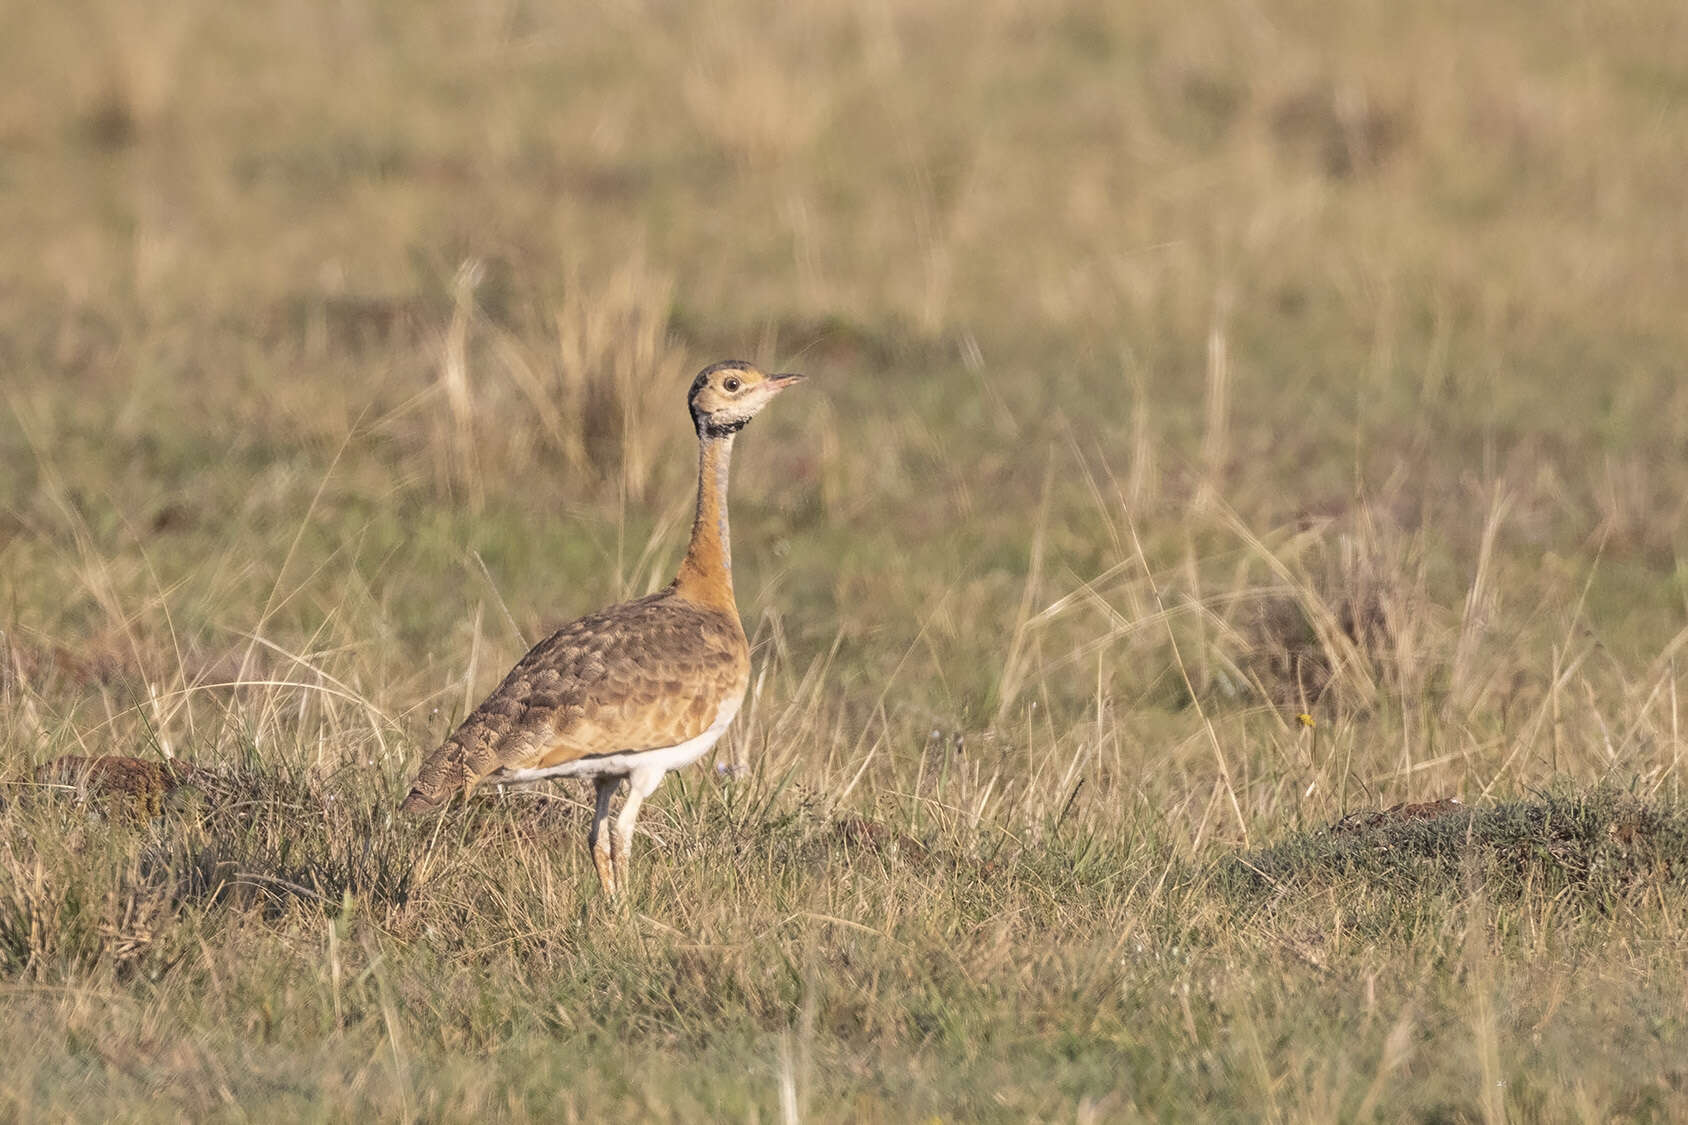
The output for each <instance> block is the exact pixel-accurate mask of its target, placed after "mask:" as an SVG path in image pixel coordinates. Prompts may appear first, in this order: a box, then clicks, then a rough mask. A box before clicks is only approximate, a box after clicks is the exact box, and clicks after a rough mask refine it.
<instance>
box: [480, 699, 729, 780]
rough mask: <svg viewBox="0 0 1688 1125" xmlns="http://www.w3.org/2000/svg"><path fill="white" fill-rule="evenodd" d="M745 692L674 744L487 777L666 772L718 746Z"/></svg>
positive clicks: (513, 777) (502, 778) (622, 751)
mask: <svg viewBox="0 0 1688 1125" xmlns="http://www.w3.org/2000/svg"><path fill="white" fill-rule="evenodd" d="M743 702H744V697H743V696H742V695H740V696H736V697H735V698H732V699H727V700H723V701H722V703H721V706H720V707H719V708H718V709H717V710H716V712H715V721H714V722H712V723H710V724H709V729H708V730H706V731H704V732H703V733H702V734H700V735H698V736H697V737H696V738H688V739H686V741H684V742H680V743H676V744H675V745H673V746H657V747H653V748H651V749H649V750H621V751H617V752H616V753H614V754H594V755H592V756H591V757H589V758H576V759H575V760H574V761H572V762H563V763H561V764H559V765H555V766H541V767H539V768H537V769H528V770H503V771H500V772H499V773H495V774H493V775H492V776H491V777H489V778H487V780H488V781H491V782H494V783H496V784H504V783H512V784H513V783H515V782H521V781H543V780H545V779H546V778H548V777H626V776H627V775H628V774H630V773H632V772H633V771H634V770H644V769H660V770H662V771H663V772H664V773H667V772H668V771H669V770H677V769H679V768H680V767H682V766H689V765H691V764H692V763H693V762H695V761H697V760H698V759H699V758H701V757H703V756H704V755H705V754H707V753H709V748H710V747H711V746H714V745H715V743H716V742H717V741H718V740H719V739H720V737H721V735H722V734H724V733H725V732H726V730H727V727H728V726H729V725H730V724H731V723H732V721H733V716H735V715H737V714H738V709H739V705H740V704H741V703H743Z"/></svg>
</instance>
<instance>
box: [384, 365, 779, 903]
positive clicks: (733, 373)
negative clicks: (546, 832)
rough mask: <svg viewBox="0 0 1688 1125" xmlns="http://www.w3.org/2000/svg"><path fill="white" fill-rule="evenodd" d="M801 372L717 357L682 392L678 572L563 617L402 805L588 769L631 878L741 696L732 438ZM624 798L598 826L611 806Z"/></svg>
mask: <svg viewBox="0 0 1688 1125" xmlns="http://www.w3.org/2000/svg"><path fill="white" fill-rule="evenodd" d="M801 378H802V376H801V375H771V376H770V375H765V374H763V373H762V372H761V371H759V370H757V369H756V367H754V366H752V365H751V364H748V363H739V362H728V363H717V364H715V365H714V366H712V367H706V368H704V370H703V371H701V372H699V373H698V376H697V378H696V379H694V380H693V381H692V386H691V391H690V392H689V394H688V395H687V400H686V401H687V404H688V405H689V406H690V407H691V412H692V422H693V423H694V424H695V425H696V427H697V440H698V481H697V519H696V521H695V522H694V523H693V524H692V541H691V545H690V546H689V547H688V548H687V549H686V557H685V558H684V559H683V560H682V561H681V563H680V573H679V575H678V576H677V577H676V578H675V579H674V581H673V582H671V583H670V584H669V585H668V587H667V588H666V589H664V590H662V591H660V592H658V593H655V594H651V595H650V596H648V597H643V598H640V599H638V600H637V601H631V602H625V603H623V604H621V605H617V606H611V607H610V608H609V609H605V610H600V611H599V612H597V613H594V614H590V615H588V616H586V617H582V618H581V619H580V620H578V621H574V622H571V623H570V624H568V625H564V626H563V627H562V628H561V629H558V630H557V631H556V632H555V633H552V634H551V635H550V636H549V637H547V638H545V639H544V640H543V641H540V642H539V643H538V644H537V645H535V646H534V647H533V650H532V651H531V652H529V653H528V654H527V655H526V656H524V657H522V659H521V661H520V663H518V664H517V665H516V667H515V668H514V669H512V670H511V672H510V674H509V675H508V676H506V677H505V678H504V682H503V683H501V684H499V685H498V689H497V690H496V691H494V692H493V693H492V694H491V695H489V696H487V698H486V699H485V700H484V701H483V702H482V703H481V705H480V706H479V707H477V708H475V710H474V712H473V713H472V714H470V715H469V717H468V718H467V719H465V720H463V724H462V725H461V726H459V727H458V728H457V730H456V731H455V732H454V733H453V734H452V736H451V737H450V738H448V739H446V740H445V742H444V743H442V744H441V745H440V747H439V749H437V750H435V751H434V752H433V753H432V754H429V755H428V757H427V759H426V760H425V761H424V762H423V763H422V768H421V769H420V770H419V771H418V772H417V775H416V782H415V784H414V785H413V786H412V788H411V790H410V795H409V796H408V797H406V798H405V801H404V805H403V810H404V811H406V812H415V811H419V810H422V809H427V808H431V807H433V806H435V805H438V804H440V803H442V802H444V801H446V800H447V799H449V798H450V797H452V796H453V795H455V794H457V793H465V794H466V793H467V792H468V791H469V790H472V789H473V788H474V787H475V785H476V784H478V783H479V782H481V781H484V780H488V779H491V780H494V781H510V782H520V781H537V780H539V779H541V778H548V777H587V778H591V779H592V781H593V784H594V785H595V786H596V789H597V793H596V796H597V808H596V811H595V812H594V813H593V816H592V834H591V837H590V840H591V848H592V859H593V862H594V864H595V865H596V866H597V869H598V881H599V882H600V883H601V884H602V885H603V889H604V892H605V894H607V895H612V896H613V895H615V894H616V893H617V891H618V890H620V889H621V888H622V887H624V886H625V885H626V882H627V861H628V856H629V854H630V853H631V851H632V849H633V827H634V825H635V824H636V823H637V822H638V819H639V806H640V805H642V804H643V803H644V800H645V798H646V797H648V796H650V794H651V792H652V791H653V790H654V789H656V787H657V785H659V784H660V783H661V782H662V779H663V776H664V775H665V774H666V773H667V772H668V771H669V770H674V769H679V768H680V767H681V766H684V765H687V764H689V763H691V762H694V761H696V760H697V759H698V758H700V757H702V756H703V754H705V753H706V752H707V751H708V750H709V748H710V747H711V746H713V745H714V744H715V740H716V739H718V738H720V737H721V733H722V732H723V731H725V730H726V729H727V724H729V723H731V722H732V721H733V716H734V715H736V714H737V713H738V709H739V704H740V703H742V702H743V701H744V689H745V685H746V684H747V683H748V682H749V680H750V648H749V645H748V644H747V643H746V642H745V637H744V626H743V625H741V624H740V623H739V616H738V606H737V605H736V604H735V603H734V601H733V564H732V553H731V548H730V546H729V543H728V537H727V467H728V462H729V461H730V460H731V458H732V453H733V437H734V435H736V434H737V433H738V432H739V431H740V430H742V429H743V428H744V427H745V425H746V424H747V423H749V421H750V420H751V419H752V418H754V417H755V416H756V414H757V412H758V411H760V410H761V409H762V408H763V407H764V406H766V405H768V401H769V400H770V399H772V398H773V397H774V395H776V394H778V393H779V392H780V391H782V390H784V389H785V388H786V387H789V386H791V385H792V384H793V383H795V382H797V381H798V380H799V379H801ZM623 778H625V779H626V780H627V782H628V786H627V799H626V800H625V801H624V802H623V803H622V806H621V813H620V815H618V816H617V817H616V819H615V830H614V832H613V833H611V832H608V831H606V830H605V829H606V826H607V824H608V821H609V818H610V801H611V800H612V799H613V798H614V796H615V791H616V790H617V789H618V788H619V787H620V786H621V782H622V779H623Z"/></svg>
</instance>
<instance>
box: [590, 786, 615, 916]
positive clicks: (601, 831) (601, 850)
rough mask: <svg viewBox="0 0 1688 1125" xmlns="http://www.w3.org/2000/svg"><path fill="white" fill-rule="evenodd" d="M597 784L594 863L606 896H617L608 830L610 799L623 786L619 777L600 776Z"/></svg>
mask: <svg viewBox="0 0 1688 1125" xmlns="http://www.w3.org/2000/svg"><path fill="white" fill-rule="evenodd" d="M595 784H596V789H597V798H598V807H597V808H596V809H595V810H594V811H593V813H592V835H591V836H590V837H589V839H590V841H591V844H592V863H593V865H594V866H596V867H597V869H598V885H599V886H600V887H602V888H603V891H604V897H605V898H614V897H615V891H616V887H615V867H614V864H613V862H612V854H613V853H612V852H611V850H610V833H609V832H607V831H606V829H607V828H608V827H609V822H610V800H611V799H612V798H613V797H614V796H615V791H616V790H617V789H618V788H620V786H621V778H619V777H600V778H599V779H598V780H597V782H596V783H595Z"/></svg>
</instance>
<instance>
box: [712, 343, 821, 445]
mask: <svg viewBox="0 0 1688 1125" xmlns="http://www.w3.org/2000/svg"><path fill="white" fill-rule="evenodd" d="M802 378H803V376H801V375H768V374H766V373H764V372H763V371H762V370H761V369H760V368H758V367H757V366H756V365H755V364H752V363H744V362H742V361H740V360H736V359H735V360H728V361H727V362H726V363H716V364H712V365H710V366H709V367H705V368H704V369H703V370H702V371H699V372H698V373H697V378H696V379H693V380H692V389H691V392H690V393H689V394H688V395H687V396H686V404H687V405H688V406H690V407H691V411H692V424H693V425H694V426H696V427H697V432H698V436H699V437H725V436H726V435H728V434H736V433H738V431H740V430H742V429H744V427H745V426H746V425H748V424H749V422H750V420H751V419H752V418H754V417H756V414H757V412H758V411H760V410H761V409H762V408H763V407H764V406H766V405H768V400H769V399H771V398H773V397H774V396H775V395H777V394H779V393H780V392H781V391H783V390H785V389H786V388H787V387H789V386H791V385H792V384H794V383H797V382H799V381H801V380H802Z"/></svg>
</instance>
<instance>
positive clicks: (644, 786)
mask: <svg viewBox="0 0 1688 1125" xmlns="http://www.w3.org/2000/svg"><path fill="white" fill-rule="evenodd" d="M666 773H667V771H666V770H662V769H649V768H647V769H639V770H634V771H633V772H632V773H630V774H628V775H627V800H625V801H623V802H622V803H621V814H620V815H619V816H617V817H616V818H615V880H616V885H617V886H620V887H625V886H627V861H628V859H629V858H630V857H631V856H632V855H633V826H634V825H635V824H637V823H638V822H639V806H640V805H642V804H644V803H645V798H646V797H649V796H650V795H651V793H652V792H654V791H655V790H656V787H657V786H658V785H661V784H662V778H663V775H664V774H666Z"/></svg>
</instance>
